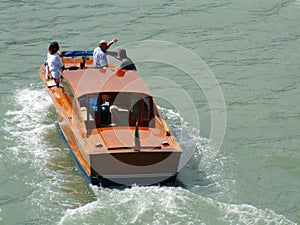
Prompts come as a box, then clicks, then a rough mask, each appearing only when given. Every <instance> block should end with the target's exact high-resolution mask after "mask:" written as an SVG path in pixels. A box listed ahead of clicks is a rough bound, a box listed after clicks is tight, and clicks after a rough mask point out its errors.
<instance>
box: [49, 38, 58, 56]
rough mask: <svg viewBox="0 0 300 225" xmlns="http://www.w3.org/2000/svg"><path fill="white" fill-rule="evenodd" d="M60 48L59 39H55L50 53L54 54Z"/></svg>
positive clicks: (50, 47) (50, 46) (51, 44)
mask: <svg viewBox="0 0 300 225" xmlns="http://www.w3.org/2000/svg"><path fill="white" fill-rule="evenodd" d="M58 50H59V45H58V42H57V41H53V42H51V43H50V45H49V48H48V51H49V52H50V54H54V53H56V52H57V51H58Z"/></svg>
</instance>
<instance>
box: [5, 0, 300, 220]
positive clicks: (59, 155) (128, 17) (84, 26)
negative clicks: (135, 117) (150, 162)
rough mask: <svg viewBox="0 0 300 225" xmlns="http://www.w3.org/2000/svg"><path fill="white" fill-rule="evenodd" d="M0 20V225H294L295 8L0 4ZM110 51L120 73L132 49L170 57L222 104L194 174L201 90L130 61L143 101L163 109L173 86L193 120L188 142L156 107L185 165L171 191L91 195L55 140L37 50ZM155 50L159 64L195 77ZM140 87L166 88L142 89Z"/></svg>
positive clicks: (299, 34) (185, 115)
mask: <svg viewBox="0 0 300 225" xmlns="http://www.w3.org/2000/svg"><path fill="white" fill-rule="evenodd" d="M0 19H1V22H0V28H1V34H0V37H1V38H0V101H1V102H0V105H1V109H0V112H1V114H0V115H1V118H0V124H1V129H0V134H1V135H0V140H1V141H0V143H1V144H0V146H1V148H0V157H1V161H0V224H5V225H6V224H9V225H10V224H197V225H198V224H213V225H215V224H298V223H300V179H299V178H300V152H299V144H300V126H299V125H300V123H299V122H300V104H299V103H300V101H299V99H300V98H299V97H300V88H299V87H300V76H299V74H300V73H299V72H300V64H299V58H300V29H299V20H300V1H299V0H290V1H283V0H281V1H280V0H272V1H271V0H266V1H258V0H252V1H250V0H245V1H230V0H218V1H209V0H204V1H177V0H175V1H165V2H160V1H145V2H144V1H126V2H119V1H109V2H107V3H100V2H99V1H82V2H78V1H71V0H70V1H43V2H39V1H1V6H0ZM114 37H116V38H118V39H119V42H118V44H117V45H115V46H114V47H115V48H118V47H119V46H122V45H128V46H131V47H130V48H127V50H128V53H129V54H130V53H131V56H132V58H133V59H137V55H136V54H134V53H135V52H134V49H135V50H136V49H138V48H139V47H141V46H143V45H141V43H143V41H151V40H152V41H153V40H155V41H163V42H166V43H173V44H174V45H178V46H181V47H183V48H184V49H185V50H188V51H190V52H191V53H192V54H194V55H196V56H199V57H200V58H201V59H202V60H203V61H204V62H205V63H206V64H207V65H208V66H209V68H210V69H211V71H212V73H213V74H214V76H215V77H216V78H217V81H218V83H219V86H220V88H221V90H222V94H223V96H224V99H225V105H226V119H227V122H226V133H225V136H224V140H223V142H222V146H221V148H220V150H219V151H218V154H217V156H216V157H215V158H213V161H212V162H211V163H209V164H208V167H205V169H199V164H200V165H201V163H203V161H201V160H203V158H205V156H207V155H209V154H210V153H211V152H214V151H215V150H214V149H213V147H211V144H213V143H214V140H210V132H211V128H212V125H211V121H212V119H211V113H210V112H211V109H210V108H209V101H208V100H207V99H206V98H205V93H207V91H209V90H205V87H204V89H203V90H200V89H199V86H197V85H196V84H195V83H193V80H191V79H190V77H189V76H187V75H186V73H185V72H186V71H182V70H180V68H175V67H174V66H171V65H168V64H166V63H162V61H159V62H157V61H156V62H153V61H152V62H149V61H138V60H137V63H136V65H137V67H138V71H139V73H140V74H141V76H142V77H143V78H145V80H146V81H147V82H149V83H150V84H152V85H151V87H152V91H153V92H154V93H158V91H159V90H166V91H165V93H164V94H165V96H168V98H169V99H171V100H172V97H173V96H174V97H173V99H174V98H175V99H176V100H177V98H178V96H176V95H175V94H174V93H173V92H171V91H170V92H169V90H170V86H169V85H166V84H172V82H173V83H175V84H176V85H177V87H178V89H180V90H185V91H186V92H178V93H179V94H181V93H182V94H184V93H186V94H187V95H188V96H189V97H190V99H192V102H193V104H194V106H195V108H196V112H197V116H198V117H199V121H200V124H201V126H200V130H199V129H197V128H196V129H195V126H194V125H195V124H193V123H192V122H191V121H193V119H194V118H193V115H192V112H191V111H189V110H187V111H186V112H182V113H178V112H177V111H176V109H174V108H172V107H171V105H172V104H171V105H170V104H167V102H165V101H163V100H162V101H158V103H159V105H160V107H161V109H162V112H163V116H164V117H165V118H166V119H167V120H168V123H169V124H170V125H171V127H172V130H173V133H174V134H175V135H176V136H177V138H178V139H179V140H180V144H181V145H182V146H183V148H184V150H185V151H186V152H192V155H190V159H189V161H188V162H187V163H186V164H185V165H184V167H183V168H182V170H181V171H180V172H179V175H178V185H177V186H175V187H133V188H130V189H125V190H118V189H104V188H95V187H91V186H90V185H89V184H88V183H87V181H86V179H85V177H84V176H83V175H82V173H81V172H80V171H79V170H78V168H77V166H76V164H75V162H74V160H73V158H72V157H71V155H70V153H69V150H68V149H67V146H66V145H65V142H64V141H63V139H62V137H61V135H60V133H59V132H58V130H57V127H56V125H55V109H54V107H53V105H52V103H51V99H50V97H49V96H48V95H47V93H46V92H45V90H44V89H43V85H42V83H41V81H40V78H39V74H38V71H39V66H40V65H41V63H42V62H43V60H44V57H45V55H46V52H47V47H48V45H49V43H50V42H51V41H53V40H57V41H58V42H59V43H60V46H61V50H77V49H83V50H93V49H94V48H95V47H96V45H97V43H98V41H99V40H100V39H106V40H111V39H112V38H114ZM151 43H152V42H151ZM134 46H136V47H135V48H134ZM139 50H140V51H141V52H142V53H143V54H145V57H147V56H149V57H150V53H151V52H150V53H149V55H147V54H148V53H147V52H146V53H145V52H143V51H144V48H140V49H139ZM164 50H165V49H164ZM169 50H170V51H167V54H166V58H167V61H168V60H170V61H172V60H173V59H179V60H180V62H181V63H183V64H185V65H186V68H187V70H188V68H194V67H195V68H196V64H193V62H190V60H189V58H183V57H182V56H185V55H184V54H183V52H182V51H181V50H179V51H178V50H177V49H174V48H172V49H171V48H170V49H169ZM168 52H169V54H168ZM156 53H157V55H159V54H160V53H161V52H160V51H159V49H158V50H156ZM151 54H152V53H151ZM154 55H155V54H154ZM175 61H176V60H175ZM193 66H194V67H193ZM200 74H201V68H200V69H199V77H200ZM154 75H155V76H158V77H160V80H159V81H162V79H165V80H166V83H165V82H156V83H155V84H153V81H155V79H154ZM147 78H148V79H147ZM200 81H201V82H203V83H202V84H206V82H205V80H204V79H200ZM151 82H152V83H151ZM200 85H201V84H200ZM207 89H209V88H207ZM213 90H214V89H213ZM169 93H170V94H169ZM179 98H180V96H179ZM214 110H216V109H214ZM218 110H219V112H221V111H224V109H222V108H221V109H217V111H218ZM223 122H224V121H219V123H220V124H222V123H223Z"/></svg>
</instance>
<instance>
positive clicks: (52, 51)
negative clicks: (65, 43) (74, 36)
mask: <svg viewBox="0 0 300 225" xmlns="http://www.w3.org/2000/svg"><path fill="white" fill-rule="evenodd" d="M58 53H59V45H58V42H56V41H53V42H51V43H50V45H49V48H48V54H47V60H46V63H47V68H46V69H47V70H48V69H49V72H50V75H51V77H49V78H53V79H54V81H55V83H56V87H59V82H60V79H61V72H62V71H63V70H64V64H63V62H62V59H61V57H60V55H59V54H58Z"/></svg>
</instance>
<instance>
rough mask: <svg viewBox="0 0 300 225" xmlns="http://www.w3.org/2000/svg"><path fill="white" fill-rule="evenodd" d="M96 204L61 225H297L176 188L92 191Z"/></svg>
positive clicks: (68, 213)
mask: <svg viewBox="0 0 300 225" xmlns="http://www.w3.org/2000/svg"><path fill="white" fill-rule="evenodd" d="M93 190H94V192H95V196H96V198H97V200H95V201H93V202H91V203H88V204H86V205H84V206H80V207H78V208H76V209H68V210H66V212H65V214H64V216H63V217H62V218H61V220H60V222H59V224H60V225H63V224H84V223H88V224H97V223H99V224H157V225H159V224H295V223H293V222H292V221H290V220H288V219H287V218H285V217H284V216H282V215H278V214H276V213H275V212H273V211H272V210H270V209H258V208H256V207H254V206H251V205H247V204H228V203H222V202H218V201H215V200H213V199H211V198H205V197H203V196H200V195H197V194H194V193H192V192H190V191H188V190H185V189H182V188H175V187H132V188H128V189H125V190H116V189H102V188H100V189H99V188H93Z"/></svg>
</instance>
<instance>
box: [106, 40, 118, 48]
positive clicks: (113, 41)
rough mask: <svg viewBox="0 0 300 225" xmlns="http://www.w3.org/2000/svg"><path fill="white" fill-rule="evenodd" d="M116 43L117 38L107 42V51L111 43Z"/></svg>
mask: <svg viewBox="0 0 300 225" xmlns="http://www.w3.org/2000/svg"><path fill="white" fill-rule="evenodd" d="M117 42H118V39H117V38H114V39H112V40H111V42H109V43H108V44H107V49H109V47H110V46H111V45H112V44H113V43H117Z"/></svg>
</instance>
